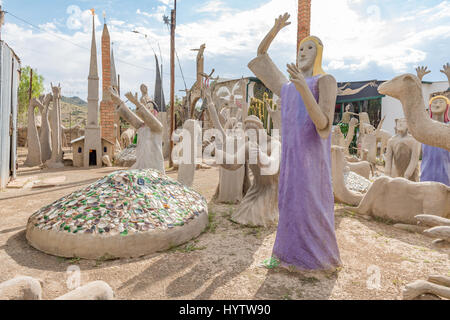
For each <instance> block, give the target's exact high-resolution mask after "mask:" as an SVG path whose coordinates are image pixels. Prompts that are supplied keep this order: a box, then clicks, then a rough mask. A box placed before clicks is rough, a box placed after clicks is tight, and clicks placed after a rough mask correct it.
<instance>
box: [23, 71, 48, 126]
mask: <svg viewBox="0 0 450 320" xmlns="http://www.w3.org/2000/svg"><path fill="white" fill-rule="evenodd" d="M30 73H31V67H30V66H26V67H24V68H22V69H21V76H20V84H19V121H21V120H22V121H23V120H24V119H26V115H27V112H28V105H29V104H30V99H29V98H30V96H29V91H30ZM32 84H33V90H32V93H31V97H32V98H38V97H39V96H40V95H41V94H43V93H44V77H43V76H42V75H39V74H38V73H37V71H36V70H33V79H32ZM22 121H21V122H22Z"/></svg>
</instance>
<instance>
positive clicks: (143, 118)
mask: <svg viewBox="0 0 450 320" xmlns="http://www.w3.org/2000/svg"><path fill="white" fill-rule="evenodd" d="M109 90H110V94H111V98H112V99H113V101H114V102H115V103H116V105H118V108H117V112H118V114H119V116H121V117H122V118H123V119H125V120H126V121H127V122H129V123H130V124H131V125H132V126H133V127H134V128H135V129H137V134H138V143H137V147H136V163H135V164H134V165H133V167H132V169H156V170H159V171H160V172H162V173H165V169H164V157H163V153H162V134H163V125H162V124H161V122H160V121H159V120H158V119H157V118H156V117H155V116H154V115H153V113H152V112H150V111H149V110H147V109H146V107H144V106H143V105H142V103H141V102H140V101H139V100H138V96H137V93H136V94H135V95H133V94H132V93H131V92H128V93H127V94H125V96H126V97H127V99H128V100H129V101H130V102H131V103H133V104H134V105H135V106H136V114H135V113H133V112H132V111H131V110H130V109H129V108H128V107H127V106H126V105H125V103H124V102H123V101H122V100H121V99H120V97H119V95H118V94H117V92H116V91H115V89H113V88H112V87H110V89H109Z"/></svg>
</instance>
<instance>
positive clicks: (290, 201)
mask: <svg viewBox="0 0 450 320" xmlns="http://www.w3.org/2000/svg"><path fill="white" fill-rule="evenodd" d="M289 17H290V16H289V14H288V13H286V14H284V15H281V16H279V17H278V18H277V19H276V20H275V24H274V26H273V28H272V29H271V30H270V31H269V33H268V34H267V35H266V37H265V38H264V39H263V40H262V42H261V44H260V46H259V48H258V51H257V57H256V58H255V59H253V60H252V61H251V62H250V63H249V65H248V67H249V68H250V70H252V71H253V73H254V74H255V75H256V76H257V77H258V78H259V79H260V80H261V81H262V82H263V83H264V85H265V86H266V87H268V88H269V89H270V90H271V91H272V92H273V93H275V94H276V95H277V96H279V97H281V101H282V106H281V122H282V128H283V137H282V157H281V168H280V181H279V199H278V200H279V212H280V216H279V223H278V232H277V237H276V240H275V246H274V250H273V255H274V256H275V258H277V259H279V260H281V262H282V265H284V266H293V267H295V268H297V269H314V270H320V269H334V268H335V267H337V266H339V265H340V257H339V250H338V247H337V241H336V236H335V230H334V199H333V188H332V182H331V135H330V133H331V129H332V126H333V118H334V111H335V104H336V97H337V83H336V80H335V79H334V77H333V76H331V75H329V74H326V73H325V72H324V71H323V70H322V55H323V44H322V41H321V40H320V39H319V38H317V37H314V36H311V37H307V38H305V39H303V40H302V42H301V43H300V46H299V48H300V49H299V52H298V55H297V64H294V63H291V64H288V65H287V72H288V73H289V74H290V76H291V82H289V81H288V79H287V78H286V76H285V75H284V74H283V73H282V72H281V71H280V70H279V69H278V68H277V66H276V65H275V64H274V63H273V61H272V59H271V58H270V57H269V55H268V54H267V51H268V49H269V47H270V45H271V43H272V42H273V40H274V39H275V37H276V36H277V34H278V33H279V32H280V31H281V30H282V29H283V28H284V27H286V26H288V25H289V24H290V22H289V21H288V20H289ZM306 150H307V151H306ZM317 195H320V197H317ZM293 243H295V246H294V245H292V244H293Z"/></svg>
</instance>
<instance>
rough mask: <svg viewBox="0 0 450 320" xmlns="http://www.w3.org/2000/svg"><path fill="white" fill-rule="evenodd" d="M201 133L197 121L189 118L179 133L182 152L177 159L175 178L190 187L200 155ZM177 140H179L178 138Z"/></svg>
mask: <svg viewBox="0 0 450 320" xmlns="http://www.w3.org/2000/svg"><path fill="white" fill-rule="evenodd" d="M201 135H202V127H201V126H200V124H199V122H198V121H196V120H193V119H189V120H187V121H186V122H185V123H184V125H183V133H182V135H181V136H182V139H183V140H182V141H181V145H182V152H183V153H182V154H181V155H180V157H179V160H178V179H177V180H178V181H179V182H181V183H182V184H184V185H185V186H188V187H191V186H192V183H193V182H194V176H195V169H196V166H197V164H198V157H199V156H200V155H201V151H202V149H201V146H202V141H201ZM180 138H181V137H180ZM177 140H179V138H178V139H177ZM184 152H187V154H184Z"/></svg>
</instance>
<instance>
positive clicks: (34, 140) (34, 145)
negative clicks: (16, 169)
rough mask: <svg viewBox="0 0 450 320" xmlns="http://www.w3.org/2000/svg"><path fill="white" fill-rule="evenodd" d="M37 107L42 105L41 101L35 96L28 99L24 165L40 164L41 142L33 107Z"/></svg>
mask: <svg viewBox="0 0 450 320" xmlns="http://www.w3.org/2000/svg"><path fill="white" fill-rule="evenodd" d="M36 107H37V108H38V109H39V108H41V107H42V109H43V105H42V102H41V101H39V100H38V99H36V98H33V99H31V100H30V104H29V106H28V129H27V144H28V154H27V159H26V160H25V166H27V167H34V166H40V165H42V155H41V143H40V141H39V133H38V129H37V127H36V118H35V109H36Z"/></svg>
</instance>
